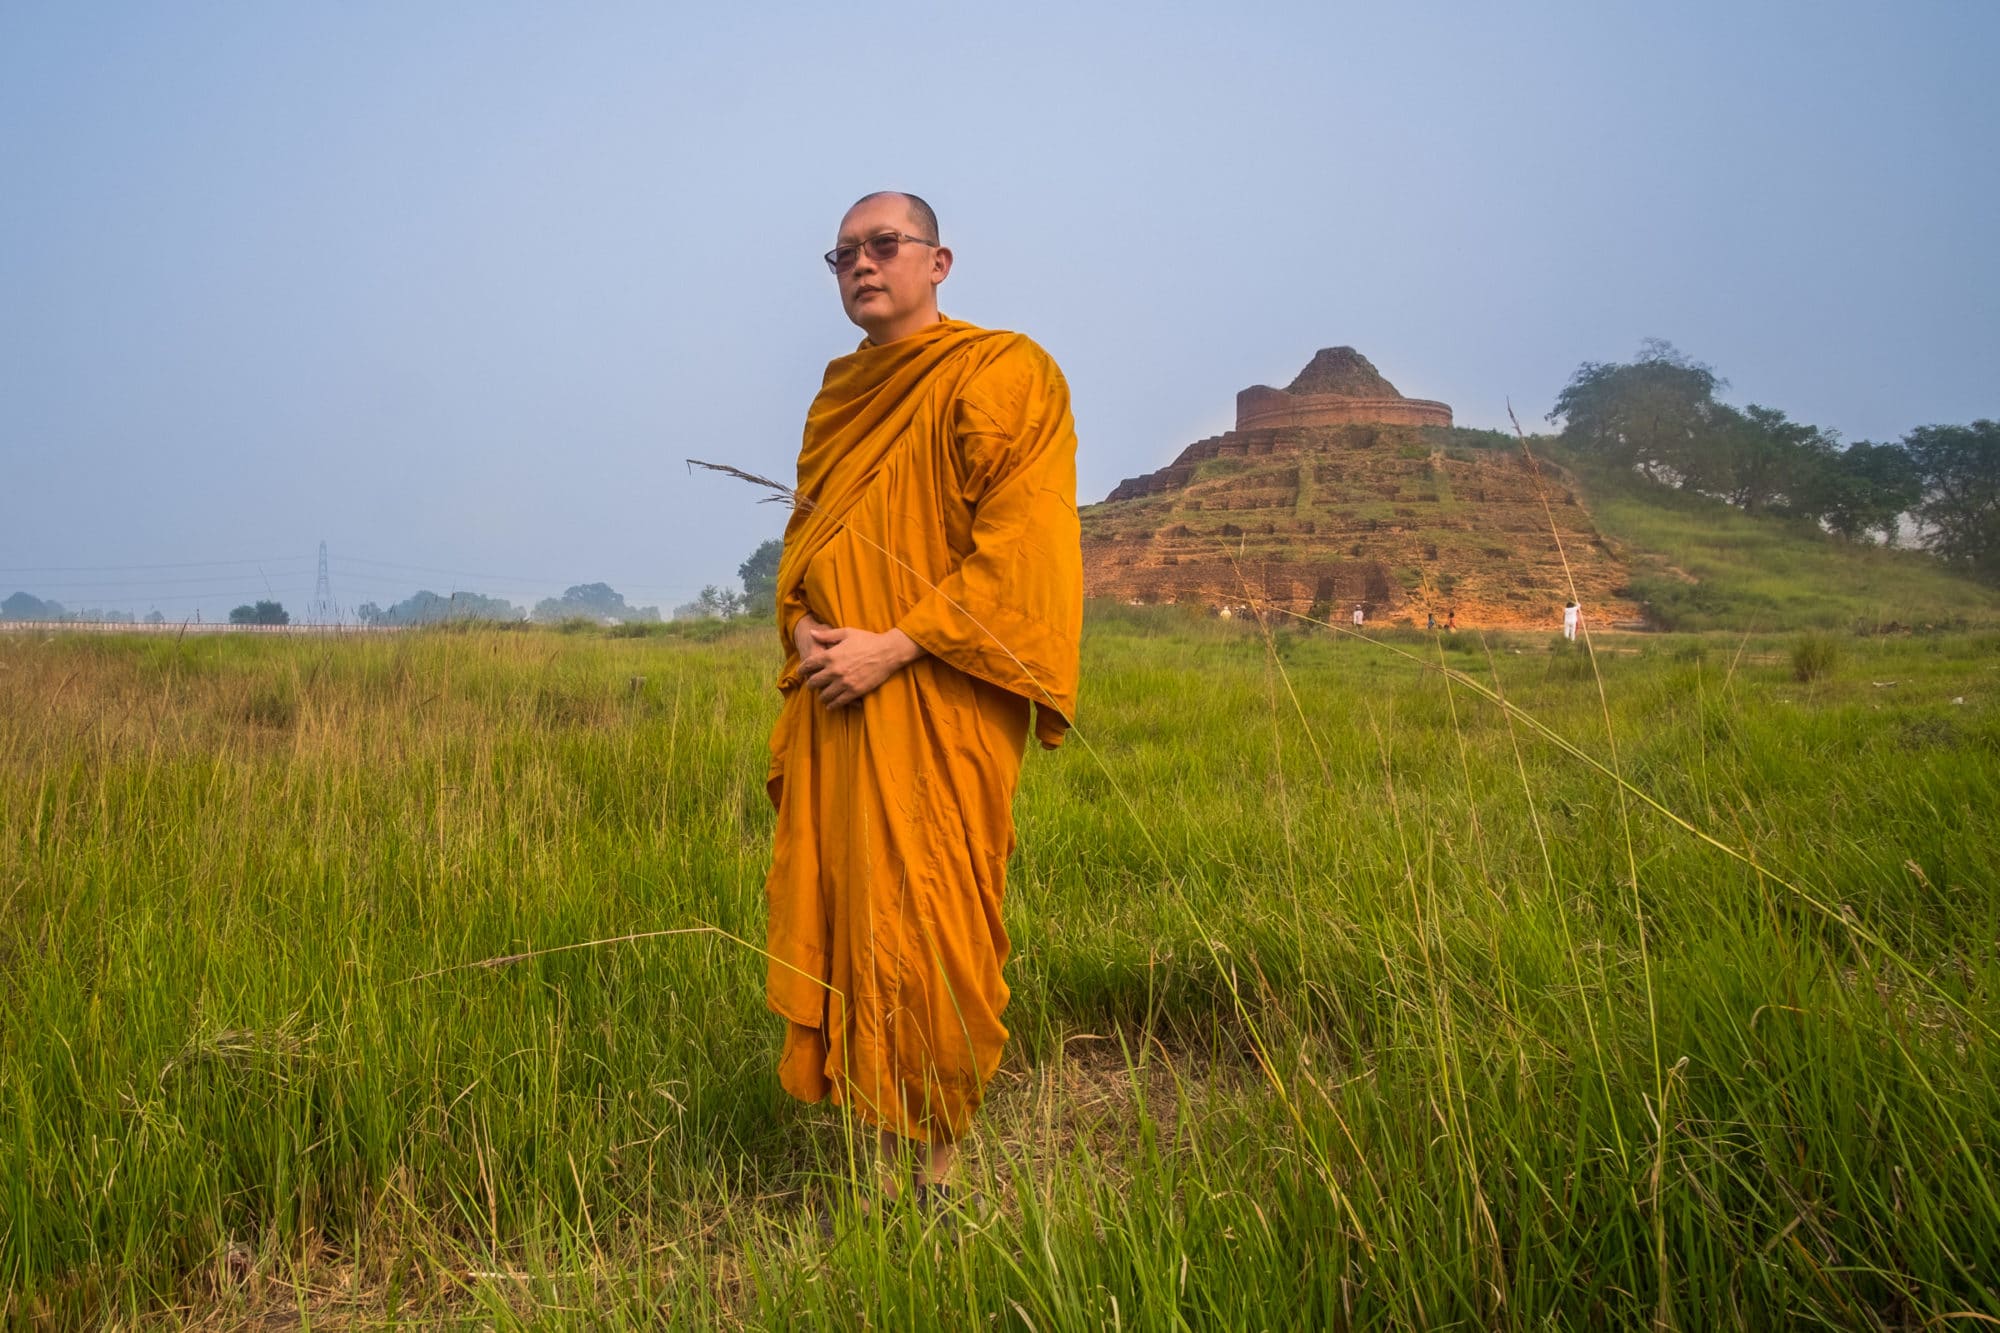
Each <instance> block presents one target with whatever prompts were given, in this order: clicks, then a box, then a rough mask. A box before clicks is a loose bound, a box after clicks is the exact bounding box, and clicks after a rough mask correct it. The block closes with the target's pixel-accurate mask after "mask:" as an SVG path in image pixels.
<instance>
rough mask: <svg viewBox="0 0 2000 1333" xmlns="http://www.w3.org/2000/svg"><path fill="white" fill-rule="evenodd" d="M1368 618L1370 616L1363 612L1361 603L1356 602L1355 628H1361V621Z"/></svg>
mask: <svg viewBox="0 0 2000 1333" xmlns="http://www.w3.org/2000/svg"><path fill="white" fill-rule="evenodd" d="M1366 619H1368V617H1367V616H1366V615H1365V614H1363V612H1362V610H1361V603H1359V602H1356V603H1355V604H1354V628H1356V629H1360V628H1361V622H1362V621H1364V620H1366Z"/></svg>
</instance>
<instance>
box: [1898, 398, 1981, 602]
mask: <svg viewBox="0 0 2000 1333" xmlns="http://www.w3.org/2000/svg"><path fill="white" fill-rule="evenodd" d="M1903 448H1904V449H1905V450H1906V451H1907V452H1908V453H1909V456H1910V463H1911V466H1912V467H1913V469H1914V470H1915V472H1916V475H1917V479H1918V484H1919V486H1920V487H1921V488H1922V498H1921V499H1920V500H1919V501H1918V502H1917V504H1916V505H1915V506H1914V508H1913V509H1912V510H1911V513H1912V514H1913V515H1914V516H1915V518H1916V520H1917V522H1918V524H1919V525H1920V526H1921V527H1922V529H1923V532H1924V536H1925V538H1926V539H1927V542H1928V544H1929V546H1930V548H1931V550H1933V551H1935V552H1936V553H1937V554H1938V556H1939V558H1941V559H1943V560H1944V561H1945V562H1947V563H1948V564H1953V565H1956V566H1958V567H1959V568H1961V569H1965V570H1968V571H1970V572H1972V573H1975V574H1978V575H1980V576H1982V577H1985V578H1994V579H2000V421H1975V422H1973V423H1972V424H1971V425H1970V426H1919V427H1918V428H1917V429H1915V430H1913V431H1911V432H1910V433H1909V434H1908V435H1905V436H1904V437H1903Z"/></svg>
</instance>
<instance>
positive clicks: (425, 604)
mask: <svg viewBox="0 0 2000 1333" xmlns="http://www.w3.org/2000/svg"><path fill="white" fill-rule="evenodd" d="M525 614H526V613H525V612H523V611H522V610H521V608H520V607H518V606H516V605H514V604H513V603H512V602H510V601H507V600H506V599H505V598H501V597H486V596H482V595H481V594H479V593H476V592H454V593H451V594H448V595H447V594H441V593H435V592H432V591H431V590H430V589H429V588H424V589H421V590H419V591H417V592H413V593H411V594H410V595H409V596H408V597H405V598H404V599H403V600H402V601H400V602H397V603H396V604H395V605H393V606H388V607H381V606H377V605H376V604H375V603H373V602H363V603H362V604H361V605H360V606H357V607H355V608H354V616H355V618H356V619H357V620H359V621H360V622H361V623H362V624H364V625H380V626H385V627H386V626H391V625H435V624H437V623H438V622H439V621H443V620H519V619H521V617H522V616H523V615H525Z"/></svg>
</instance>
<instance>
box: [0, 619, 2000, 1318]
mask: <svg viewBox="0 0 2000 1333" xmlns="http://www.w3.org/2000/svg"><path fill="white" fill-rule="evenodd" d="M1397 646H1398V647H1401V648H1403V649H1405V650H1406V651H1411V652H1415V653H1416V654H1417V655H1418V656H1419V657H1420V658H1421V659H1423V660H1422V661H1421V662H1419V661H1414V660H1412V659H1410V658H1408V657H1404V656H1399V655H1397V654H1396V653H1393V652H1391V651H1390V650H1389V649H1388V648H1385V647H1383V646H1381V645H1378V644H1370V643H1364V642H1359V641H1356V640H1354V639H1351V638H1345V637H1342V638H1335V637H1333V636H1330V635H1325V634H1321V633H1318V632H1300V631H1297V630H1292V629H1285V630H1281V631H1278V632H1276V633H1274V634H1273V635H1272V636H1271V637H1270V638H1269V640H1268V641H1267V640H1266V639H1265V638H1263V637H1262V636H1260V635H1259V634H1258V633H1257V632H1256V631H1255V629H1254V628H1248V627H1245V626H1242V625H1229V624H1220V623H1216V622H1204V621H1200V620H1193V619H1189V618H1186V617H1183V616H1179V615H1177V614H1176V613H1174V612H1173V611H1171V610H1163V611H1151V612H1141V611H1137V610H1129V609H1111V608H1102V609H1100V611H1099V612H1098V613H1097V614H1096V615H1095V616H1094V617H1093V620H1092V623H1091V627H1090V630H1089V633H1088V634H1087V636H1086V644H1085V672H1084V679H1085V682H1086V685H1085V694H1084V701H1083V706H1082V716H1081V719H1080V720H1081V723H1082V728H1083V733H1084V734H1083V737H1082V740H1083V742H1085V743H1074V744H1071V745H1069V746H1066V747H1065V748H1064V749H1063V750H1062V751H1059V752H1056V753H1054V754H1035V755H1031V756H1030V758H1029V761H1028V765H1027V770H1026V773H1025V776H1024V781H1023V785H1022V790H1021V796H1020V800H1019V804H1018V809H1017V813H1018V816H1019V825H1020V838H1021V846H1020V850H1019V852H1018V853H1017V856H1016V859H1015V862H1014V865H1013V867H1012V871H1011V876H1010V888H1009V899H1008V904H1007V913H1008V916H1007V924H1008V928H1009V931H1010V933H1011V934H1012V937H1013V939H1014V943H1015V947H1016V954H1015V958H1014V960H1013V962H1012V963H1010V965H1009V980H1010V983H1011V984H1012V986H1013V988H1014V996H1013V1003H1012V1006H1011V1007H1010V1008H1009V1010H1008V1019H1009V1022H1010V1024H1011V1026H1012V1027H1013V1029H1014V1036H1015V1040H1014V1041H1013V1042H1012V1043H1011V1044H1010V1049H1009V1055H1008V1058H1007V1061H1006V1063H1005V1064H1004V1065H1003V1069H1002V1073H1001V1075H1000V1077H999V1078H997V1079H996V1080H995V1084H994V1087H993V1089H992V1093H991V1098H990V1100H989V1104H988V1107H987V1108H986V1110H985V1112H984V1113H983V1114H982V1118H981V1122H980V1129H979V1131H978V1133H977V1135H976V1137H975V1140H974V1141H973V1143H972V1144H971V1145H970V1148H969V1152H970V1159H971V1160H970V1163H969V1165H970V1172H969V1176H970V1180H969V1183H970V1184H971V1185H972V1186H973V1187H974V1188H975V1189H976V1190H977V1191H978V1192H979V1193H980V1194H981V1196H982V1203H981V1205H980V1206H978V1207H976V1208H968V1209H966V1210H964V1212H963V1213H962V1214H961V1215H958V1216H955V1217H950V1218H946V1219H942V1220H939V1219H929V1220H927V1219H923V1218H918V1217H914V1216H910V1215H908V1214H905V1213H899V1212H890V1213H888V1214H886V1215H885V1214H883V1213H881V1212H879V1211H877V1212H873V1213H871V1214H869V1215H868V1216H865V1217H864V1216H862V1215H861V1214H860V1213H859V1212H857V1211H854V1210H851V1209H850V1208H848V1206H847V1203H846V1200H847V1199H848V1197H849V1191H848V1189H847V1187H846V1185H845V1184H844V1183H843V1182H844V1181H845V1180H846V1179H847V1178H848V1177H849V1175H850V1174H851V1172H852V1170H853V1167H854V1164H855V1162H856V1160H857V1159H856V1154H857V1152H858V1149H857V1147H856V1143H857V1140H858V1138H860V1137H863V1136H857V1135H853V1134H851V1133H850V1132H849V1130H850V1127H849V1126H845V1125H843V1123H842V1122H841V1120H840V1118H839V1117H838V1115H836V1114H835V1113H832V1112H830V1111H827V1110H825V1109H822V1108H806V1107H802V1106H799V1105H797V1104H795V1103H792V1102H790V1101H789V1100H788V1099H786V1098H785V1097H784V1096H783V1095H782V1093H781V1092H780V1091H779V1090H778V1088H777V1083H776V1078H775V1074H774V1071H773V1062H774V1057H775V1053H776V1043H777V1038H778V1024H777V1021H776V1020H775V1019H773V1018H772V1017H771V1016H769V1015H768V1014H767V1013H765V1012H764V1010H763V1006H762V976H763V964H762V960H761V958H759V957H758V955H757V954H756V952H755V950H754V948H752V947H749V946H748V945H745V944H739V943H737V942H735V940H734V939H732V938H730V937H735V939H741V940H746V941H750V942H752V943H757V942H761V939H762V903H761V883H762V873H763V868H764V865H765V863H766V857H767V853H768V847H767V840H768V837H769V829H770V818H769V813H768V810H767V808H766V802H765V799H764V795H763V791H762V778H763V765H764V748H763V741H764V736H765V734H766V731H767V729H768V727H769V724H770V721H771V719H772V717H773V716H774V713H775V706H776V698H775V696H774V695H773V694H772V693H771V691H770V689H769V685H768V677H769V675H770V668H771V661H770V657H771V645H770V643H769V640H768V633H767V632H765V631H746V632H744V633H741V634H725V635H723V636H721V637H719V638H717V639H715V640H714V641H712V642H687V641H680V640H673V639H622V640H614V639H607V638H602V637H596V636H590V635H556V634H544V633H480V632H473V633H456V634H417V635H405V636H399V637H395V638H393V639H391V638H368V639H360V640H303V639H246V640H235V639H210V640H197V639H193V638H190V639H187V640H185V641H182V642H178V643H177V642H174V641H172V640H166V639H152V638H142V637H138V636H134V637H133V638H129V639H121V638H114V637H105V638H88V639H86V638H64V637H53V638H27V637H7V638H0V668H4V670H0V1105H4V1107H5V1112H4V1116H0V1211H4V1215H5V1217H4V1222H0V1287H4V1289H5V1291H6V1292H7V1295H6V1297H5V1300H6V1302H7V1305H8V1308H9V1310H10V1311H11V1312H12V1313H13V1314H15V1315H16V1316H17V1317H19V1316H26V1317H29V1318H35V1317H40V1318H43V1319H46V1320H48V1321H52V1322H57V1323H75V1322H99V1321H103V1320H107V1319H124V1318H131V1317H139V1316H148V1317H153V1318H167V1319H173V1318H176V1317H181V1318H189V1319H201V1320H212V1319H217V1318H221V1319H227V1318H230V1317H240V1318H245V1319H250V1318H259V1317H265V1316H272V1315H287V1316H289V1315H292V1314H304V1315H307V1316H311V1317H313V1318H316V1319H318V1320H320V1321H322V1322H324V1321H326V1320H329V1319H333V1320H338V1319H339V1318H342V1317H344V1316H350V1315H359V1316H362V1317H365V1318H367V1319H371V1320H374V1319H381V1318H384V1317H395V1318H404V1317H416V1318H422V1319H431V1320H435V1319H445V1320H448V1321H449V1320H458V1319H466V1320H478V1321H488V1322H500V1323H503V1324H515V1323H519V1324H524V1325H525V1324H533V1325H537V1326H543V1325H548V1324H562V1323H577V1324H585V1323H591V1324H603V1323H632V1324H640V1323H649V1324H650V1323H655V1322H659V1321H660V1320H662V1319H665V1320H667V1321H669V1322H678V1323H682V1324H685V1325H687V1326H709V1325H713V1324H716V1323H725V1324H744V1325H751V1326H761V1327H786V1328H790V1327H802V1326H816V1325H827V1326H839V1327H853V1326H859V1325H863V1324H866V1325H868V1326H900V1325H914V1324H921V1325H926V1326H928V1325H931V1324H935V1323H942V1324H945V1325H947V1326H956V1327H968V1328H970V1327H981V1328H985V1327H995V1326H1007V1327H1033V1328H1036V1329H1051V1328H1098V1327H1104V1326H1121V1327H1181V1326H1191V1325H1202V1326H1208V1325H1215V1324H1220V1325H1223V1326H1244V1327H1282V1326H1305V1325H1324V1326H1329V1327H1390V1326H1426V1327H1430V1326H1440V1325H1447V1324H1454V1323H1456V1324H1461V1325H1467V1326H1478V1327H1531V1326H1532V1327H1547V1326H1550V1325H1558V1326H1567V1325H1572V1324H1580V1325H1595V1324H1620V1323H1638V1322H1659V1323H1662V1324H1669V1325H1679V1326H1685V1327H1706V1326H1712V1325H1736V1326H1752V1327H1769V1326H1773V1325H1777V1324H1786V1325H1812V1324H1821V1325H1827V1326H1834V1327H1855V1326H1868V1325H1871V1324H1882V1325H1897V1326H1900V1325H1914V1324H1918V1323H1924V1322H1926V1321H1936V1320H1940V1319H1944V1318H1946V1317H1949V1316H1968V1317H1970V1316H1985V1317H1987V1318H1989V1319H1992V1318H2000V1295H1996V1275H1995V1271H1994V1262H1995V1259H1994V1256H1995V1255H2000V1195H1996V1188H2000V1187H1997V1186H1996V1182H1995V1179H1994V1176H1995V1171H1996V1168H2000V1144H1996V1133H1995V1129H1994V1126H1995V1125H1996V1124H2000V1077H1996V1075H2000V1068H1996V1063H1997V1062H1996V1058H1995V1054H1996V1052H1995V1043H1994V1026H1995V1024H1996V1021H1997V1020H2000V1003H1996V998H1995V997H1996V990H1995V983H1996V981H2000V960H1996V943H1995V942H1996V939H2000V883H1996V872H1995V868H1994V857H1993V855H1992V851H1991V849H1992V848H1993V847H1994V846H1995V844H1996V835H2000V698H1997V697H1996V696H1997V695H2000V691H1996V686H2000V674H1996V672H1995V670H1994V663H1995V661H1996V660H2000V654H1996V652H1995V650H1996V648H2000V636H1996V635H1993V634H1961V635H1954V636H1932V637H1927V638H1922V639H1908V638H1879V637H1878V638H1866V639H1853V640H1850V641H1848V642H1847V643H1846V644H1845V645H1844V646H1843V649H1842V651H1841V652H1839V653H1838V654H1837V655H1836V656H1835V657H1834V658H1833V660H1832V661H1831V662H1830V663H1829V664H1828V665H1827V668H1826V670H1825V671H1824V673H1822V674H1821V675H1820V676H1819V677H1818V678H1816V679H1814V680H1813V681H1812V682H1811V683H1810V684H1801V683H1799V682H1798V681H1796V680H1795V679H1794V678H1793V671H1792V664H1791V659H1790V647H1791V644H1790V641H1789V640H1787V639H1782V638H1775V637H1774V638H1762V639H1751V640H1748V641H1745V640H1742V639H1740V638H1737V637H1730V638H1717V639H1698V638H1691V637H1689V638H1662V639H1655V640H1643V641H1636V643H1635V642H1634V641H1625V642H1622V643H1621V644H1620V647H1621V648H1631V649H1633V650H1631V651H1620V652H1615V653H1602V654H1601V656H1600V658H1599V660H1598V663H1597V667H1598V670H1600V671H1601V672H1602V675H1603V680H1604V686H1605V697H1606V698H1607V699H1608V701H1609V713H1610V718H1609V720H1610V723H1611V726H1612V729H1613V733H1614V734H1615V736H1616V739H1617V745H1618V758H1617V763H1616V768H1617V770H1618V771H1619V772H1621V773H1622V774H1623V775H1624V776H1625V778H1626V779H1627V780H1628V781H1630V782H1631V783H1632V784H1633V785H1634V786H1635V787H1636V788H1638V789H1639V790H1640V791H1642V792H1644V793H1646V794H1648V795H1650V796H1651V797H1653V798H1655V799H1657V800H1658V801H1659V802H1661V803H1662V804H1664V805H1665V806H1666V807H1668V808H1669V809H1670V810H1672V811H1673V812H1674V813H1675V814H1676V815H1678V816H1680V817H1681V818H1683V819H1685V820H1687V821H1688V822H1690V823H1692V824H1693V825H1695V826H1696V827H1697V828H1699V829H1700V830H1702V831H1703V832H1705V833H1707V834H1708V835H1710V836H1712V837H1714V838H1715V839H1717V840H1719V841H1721V842H1723V843H1725V844H1727V845H1728V846H1729V847H1731V848H1734V849H1736V850H1738V851H1739V852H1741V853H1743V854H1745V855H1746V856H1747V857H1748V858H1750V860H1751V861H1754V862H1755V863H1756V864H1755V866H1752V865H1750V864H1746V863H1745V861H1743V860H1740V859H1736V858H1733V857H1731V856H1729V855H1726V854H1724V853H1723V852H1721V851H1718V850H1717V849H1716V848H1715V847H1713V846H1710V845H1708V844H1706V843H1704V842H1703V841H1701V840H1700V839H1699V838H1697V837H1695V836H1693V835H1691V834H1689V833H1688V832H1687V831H1686V830H1685V829H1683V828H1680V827H1678V826H1676V825H1675V824H1674V823H1673V822H1671V821H1669V820H1667V819H1665V818H1663V817H1661V816H1659V815H1658V814H1656V813H1653V812H1651V811H1650V810H1649V808H1648V807H1647V806H1646V805H1645V804H1644V803H1643V802H1641V801H1638V800H1636V799H1635V800H1633V801H1631V802H1629V803H1628V804H1629V810H1627V811H1624V812H1621V801H1620V796H1619V793H1618V789H1617V788H1616V787H1615V786H1614V785H1613V784H1612V783H1611V782H1610V781H1609V780H1608V779H1607V778H1605V777H1604V775H1603V774H1602V773H1601V772H1599V771H1598V770H1596V769H1593V768H1591V767H1590V766H1589V765H1588V764H1586V763H1584V762H1581V761H1580V760H1579V759H1578V758H1577V757H1575V756H1574V755H1571V754H1567V753H1564V752H1563V750H1562V749H1561V748H1560V747H1558V746H1557V745H1555V744H1553V743H1551V742H1550V741H1549V740H1548V739H1547V738H1546V737H1545V736H1543V735H1541V734H1539V733H1538V732H1537V731H1536V729H1535V727H1534V726H1532V725H1530V724H1529V723H1528V722H1527V721H1526V720H1525V719H1526V718H1529V717H1531V718H1532V719H1534V720H1535V721H1536V722H1539V723H1540V724H1542V725H1544V726H1546V727H1547V728H1549V729H1550V730H1552V731H1553V732H1555V733H1556V734H1557V735H1559V736H1560V737H1562V738H1564V739H1565V740H1567V741H1568V742H1569V743H1570V744H1572V745H1574V746H1576V747H1579V748H1580V749H1582V750H1583V751H1585V752H1586V753H1588V754H1589V755H1591V756H1593V757H1596V758H1598V759H1599V760H1601V761H1603V762H1606V763H1609V762H1610V752H1609V750H1608V748H1607V743H1606V739H1605V735H1606V733H1605V720H1606V719H1605V718H1604V716H1603V715H1602V714H1601V712H1600V705H1599V702H1598V695H1597V689H1596V686H1595V685H1594V684H1593V683H1592V676H1591V675H1590V674H1589V673H1588V671H1587V669H1586V670H1585V671H1584V672H1579V671H1578V670H1576V669H1575V667H1574V665H1573V663H1574V661H1575V659H1574V658H1573V657H1572V656H1571V655H1568V654H1552V653H1550V652H1548V651H1547V644H1546V641H1545V640H1542V639H1539V638H1536V639H1520V640H1512V641H1498V642H1493V643H1490V644H1484V645H1483V644H1482V643H1481V642H1480V641H1479V640H1477V639H1475V638H1474V637H1473V636H1470V635H1466V634H1461V635H1459V636H1457V638H1456V639H1451V640H1444V641H1439V640H1432V639H1426V638H1423V637H1422V636H1415V635H1404V636H1397ZM1439 668H1450V669H1451V670H1452V671H1455V672H1462V673H1464V675H1465V677H1469V678H1471V680H1474V681H1477V682H1479V683H1481V684H1482V685H1483V686H1484V687H1485V688H1486V689H1488V690H1493V689H1497V690H1499V691H1500V692H1501V693H1503V694H1504V696H1505V698H1506V699H1507V700H1509V701H1510V702H1511V703H1513V704H1514V705H1515V706H1516V707H1517V708H1518V709H1520V710H1521V714H1519V715H1516V714H1509V713H1508V712H1505V711H1503V710H1502V709H1500V708H1497V707H1495V706H1494V705H1493V703H1492V702H1491V701H1490V700H1488V699H1486V698H1482V697H1480V695H1479V694H1478V693H1477V692H1476V691H1475V690H1474V689H1472V688H1470V687H1469V685H1468V684H1467V683H1466V682H1465V679H1464V678H1463V677H1462V678H1458V679H1457V680H1456V681H1454V679H1453V678H1449V677H1447V676H1446V675H1445V674H1443V673H1442V672H1441V671H1440V669H1439ZM1958 699H1962V700H1963V701H1964V702H1962V703H1955V702H1953V700H1958ZM1756 867H1762V868H1763V870H1762V871H1760V870H1759V869H1758V868H1756ZM1634 870H1636V876H1635V875H1634V873H1633V872H1634ZM1635 879H1636V883H1635V882H1634V881H1635ZM688 927H713V928H715V930H716V931H718V932H726V933H727V934H726V935H725V934H723V933H693V934H677V935H668V936H659V937H654V938H649V939H642V940H637V941H632V942H628V943H622V944H613V945H604V946H601V947H593V948H585V949H576V950H570V951H565V952H557V953H547V954H541V955H539V956H535V957H530V958H526V959H522V960H520V961H517V962H513V963H507V964H497V965H491V966H472V967H465V966H460V965H462V964H467V963H477V962H479V961H481V960H489V959H494V958H500V957H505V956H509V955H516V954H523V953H528V952H531V951H534V950H541V949H549V948H556V947H559V946H564V945H571V944H578V943H583V942H587V941H592V940H598V939H604V938H608V937H612V936H620V935H626V934H631V933H635V932H645V931H655V930H669V929H682V928H688ZM1642 946H1643V952H1642ZM440 969H452V970H446V971H441V972H440ZM433 973H435V974H436V975H428V976H427V975H425V974H433ZM821 1199H824V1200H827V1201H829V1202H830V1203H831V1204H832V1205H833V1206H834V1207H835V1209H836V1215H837V1216H838V1217H839V1219H840V1221H841V1228H842V1229H841V1232H840V1235H839V1237H838V1239H836V1240H835V1241H834V1242H833V1243H831V1244H828V1243H826V1242H823V1241H822V1240H821V1239H820V1238H819V1235H818V1232H817V1229H816V1227H815V1224H814V1222H813V1213H812V1208H811V1204H812V1203H813V1201H815V1200H821Z"/></svg>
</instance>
